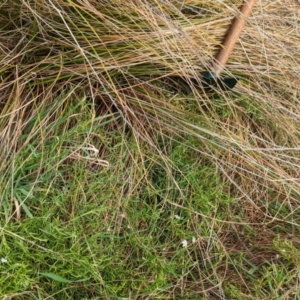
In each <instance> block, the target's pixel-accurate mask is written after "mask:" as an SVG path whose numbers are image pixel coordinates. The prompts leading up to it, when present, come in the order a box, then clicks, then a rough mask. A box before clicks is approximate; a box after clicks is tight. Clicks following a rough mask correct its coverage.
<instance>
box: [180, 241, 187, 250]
mask: <svg viewBox="0 0 300 300" xmlns="http://www.w3.org/2000/svg"><path fill="white" fill-rule="evenodd" d="M187 244H188V242H187V240H183V241H182V242H181V246H182V247H183V248H186V247H187Z"/></svg>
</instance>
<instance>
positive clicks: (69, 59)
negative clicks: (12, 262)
mask: <svg viewBox="0 0 300 300" xmlns="http://www.w3.org/2000/svg"><path fill="white" fill-rule="evenodd" d="M239 5H240V1H238V0H226V1H216V0H197V1H194V0H186V1H179V0H178V1H171V0H169V1H167V0H165V1H163V0H153V1H146V0H126V1H117V0H115V1H96V0H89V1H79V0H78V1H61V0H47V1H33V0H32V1H31V0H19V1H18V0H14V1H13V0H6V1H4V2H3V3H2V4H0V61H1V65H0V76H1V82H0V111H1V115H0V141H1V151H0V173H1V174H2V176H1V178H0V189H1V190H2V191H3V193H2V195H1V196H0V201H1V204H2V207H3V213H2V214H1V224H2V235H3V239H5V237H6V236H8V237H10V238H16V239H17V240H19V242H20V245H21V244H22V243H21V241H26V242H28V241H29V240H31V238H32V236H33V235H34V234H32V235H31V230H32V227H34V224H35V223H34V222H37V223H38V222H39V220H45V221H44V222H46V223H47V222H50V219H51V218H52V217H51V218H50V215H51V216H53V215H58V216H61V217H58V218H59V219H60V218H61V219H62V220H64V222H67V223H68V224H71V223H72V222H75V223H76V225H74V228H76V230H75V229H74V232H73V231H72V230H71V231H70V234H74V241H73V242H74V245H73V244H72V243H73V242H70V244H72V245H73V246H74V249H75V250H76V249H77V248H76V246H75V245H77V244H78V245H79V244H80V243H81V239H80V238H79V236H80V234H82V236H84V241H83V242H82V243H83V245H84V246H82V247H87V248H89V250H88V251H87V252H89V255H90V256H91V257H92V260H91V261H84V263H83V264H85V266H87V267H86V269H84V268H83V269H80V272H82V276H83V277H84V276H87V277H88V278H92V279H91V280H90V281H88V283H87V284H86V285H84V284H83V286H84V287H82V286H81V288H82V289H84V290H86V291H87V292H86V294H84V295H83V294H82V295H83V296H82V295H81V294H78V292H76V291H77V290H76V288H77V287H78V286H76V284H75V283H74V282H76V280H75V281H74V282H73V283H74V286H72V287H70V290H75V292H74V294H72V292H69V291H66V290H67V288H65V287H62V286H55V287H53V286H52V287H49V286H50V284H48V283H47V282H46V283H45V286H43V287H41V288H40V290H39V287H37V286H34V287H31V288H29V285H27V286H26V285H24V287H23V290H22V288H20V287H19V288H17V287H16V288H9V287H8V286H9V285H8V284H7V282H5V281H2V283H1V282H0V284H3V290H4V291H6V292H3V297H7V298H5V299H12V298H13V297H14V295H17V296H16V297H21V298H18V299H22V297H23V296H22V295H23V294H22V293H24V295H26V293H27V292H28V294H29V295H30V296H29V297H33V296H32V295H34V297H36V299H50V298H51V297H53V299H58V298H56V297H57V296H55V295H56V294H55V293H59V295H60V296H59V297H60V298H59V299H75V298H76V299H77V298H78V299H79V297H82V298H83V297H87V298H90V299H91V298H92V297H93V296H94V297H100V298H99V299H102V298H101V297H103V298H107V299H117V298H118V297H119V298H118V299H121V297H123V298H122V299H125V297H127V298H126V299H167V298H169V299H171V298H174V299H196V298H195V297H199V299H202V298H200V297H203V299H263V298H268V299H291V298H290V297H295V299H299V297H300V296H299V295H298V294H297V291H295V289H294V288H293V286H297V284H298V283H297V272H298V271H297V269H298V268H299V262H298V260H296V259H295V256H297V253H298V252H297V251H298V250H297V249H298V241H297V238H296V236H297V234H298V232H299V231H298V229H299V224H300V223H299V222H300V221H299V218H300V214H299V212H298V205H299V194H300V186H299V185H300V181H299V175H300V174H299V170H300V155H299V153H300V152H299V150H300V148H299V141H300V134H299V133H300V132H299V128H300V118H299V116H300V105H299V104H300V95H299V87H300V79H299V73H300V56H299V55H298V53H299V45H300V37H299V36H300V23H299V20H300V3H298V1H292V0H286V1H266V0H265V1H264V0H261V1H259V2H258V4H257V5H256V7H255V8H254V11H253V14H252V16H251V18H250V19H249V22H248V23H247V26H246V28H245V30H244V32H243V35H242V37H241V38H240V40H239V42H238V44H237V46H236V48H235V50H234V53H233V54H232V56H231V58H230V60H229V63H228V65H227V68H226V70H225V71H224V73H225V74H233V75H234V76H237V77H239V78H240V80H239V84H238V86H237V87H236V88H235V89H234V91H231V92H221V91H216V92H215V93H214V94H205V93H204V92H203V90H202V89H201V73H202V72H203V71H205V70H206V68H207V67H208V65H209V63H210V62H211V61H212V59H213V57H214V55H215V54H216V52H217V50H218V48H219V47H220V44H221V42H222V40H223V37H224V35H225V34H226V31H227V29H228V26H229V25H230V22H231V20H232V18H233V16H234V15H235V14H236V13H237V11H238V8H239ZM180 78H181V79H180ZM196 83H197V84H196ZM74 166H75V167H74ZM95 172H99V174H100V175H95ZM206 174H208V175H207V176H206ZM95 180H96V181H97V182H101V184H100V183H99V185H98V186H97V185H96V184H94V183H93V182H94V181H95ZM74 182H76V184H75V185H73V183H74ZM63 185H65V186H66V187H67V188H66V190H64V189H63V188H62V186H63ZM100 186H101V189H100V190H101V191H100V190H99V188H100ZM60 190H61V191H62V192H61V194H60V195H59V194H56V192H57V191H60ZM70 191H72V192H70ZM69 193H71V194H73V196H74V199H77V200H74V199H73V198H72V197H71V194H70V195H69ZM102 193H103V195H104V198H103V199H102V198H101V197H102V196H101V195H102ZM215 193H216V194H215ZM37 195H39V197H40V198H38V196H37ZM77 197H78V198H77ZM98 197H100V198H101V199H102V200H101V201H102V202H101V204H100V205H102V206H103V207H106V208H107V210H105V209H103V210H101V209H100V210H99V211H98V210H97V213H96V212H93V206H96V205H98V201H100V200H99V199H100V198H99V199H98ZM199 197H200V198H201V197H204V198H201V201H200V200H199V199H200V198H199ZM46 198H47V199H52V200H53V199H60V200H53V201H54V202H55V201H57V203H64V205H65V206H63V205H62V204H60V205H62V207H61V208H59V207H60V205H58V204H57V206H56V204H53V205H52V204H50V206H49V207H48V205H49V203H48V202H47V201H46ZM65 198H66V199H67V200H66V203H65V202H64V200H62V199H65ZM229 198H230V199H229ZM32 199H36V200H35V201H33V200H32ZM37 199H40V200H37ZM42 199H44V200H42ZM72 199H73V200H72ZM87 199H90V200H91V202H92V203H93V205H92V204H90V205H91V206H89V204H88V203H89V201H87ZM112 199H114V200H112ZM115 199H117V200H115ZM124 199H127V201H128V202H126V204H124V203H123V201H124ZM137 199H142V200H143V201H142V203H140V204H139V203H138V201H137ZM30 201H31V202H30ZM114 201H115V202H114ZM55 203H56V202H55ZM44 205H45V209H46V208H47V210H46V211H45V210H44V208H43V207H44ZM85 205H88V207H89V209H90V210H89V209H87V210H85V208H84V207H85ZM42 206H43V207H42ZM97 209H98V208H97ZM139 210H140V212H138V211H139ZM48 213H49V215H48ZM82 214H83V215H84V216H85V217H84V218H87V219H84V220H85V222H86V223H85V225H84V226H86V227H84V226H83V228H84V230H82V232H81V231H80V230H81V229H82V228H81V227H80V228H81V229H80V228H79V227H76V226H79V225H78V224H77V220H78V218H81V215H82ZM94 214H95V215H96V214H97V215H98V216H99V218H94ZM177 214H178V215H179V216H180V218H181V219H180V220H181V221H180V222H181V223H180V224H177V223H176V222H177V221H176V220H175V221H174V215H177ZM87 215H91V216H92V217H91V219H89V217H86V216H87ZM79 216H80V217H79ZM170 216H171V217H172V218H173V219H172V220H171V221H170V219H169V217H170ZM48 217H49V218H48ZM35 218H38V220H37V219H35ZM143 218H144V219H145V220H146V221H145V220H143ZM23 219H24V224H25V225H24V227H22V226H23V225H22V222H21V223H20V220H23ZM99 219H100V221H99ZM28 220H29V221H28ZM30 220H33V221H32V222H31V221H30ZM51 220H52V219H51ZM66 220H68V221H66ZM18 222H19V223H20V224H19V223H18ZM26 222H27V223H26ZM28 222H29V223H30V222H31V223H30V224H29V223H28ZM51 222H52V221H51ZM51 222H50V223H51ZM97 222H98V223H97ZM75 223H74V224H75ZM16 224H18V226H20V227H18V226H17V225H16ZM26 224H27V225H28V224H29V225H28V227H26V226H27V225H26ZM51 224H52V223H51ZM72 224H73V223H72ZM124 224H127V225H126V226H127V229H129V228H134V230H133V232H135V233H136V236H134V234H132V233H128V232H127V231H128V230H127V229H126V226H125V225H124ZM53 226H54V225H53ZM55 226H56V225H55ZM55 226H54V227H55ZM124 226H125V227H124ZM50 227H51V226H50ZM54 227H53V228H54ZM51 228H52V227H51ZM57 228H59V226H58V227H57ZM90 228H92V229H91V231H89V229H90ZM103 228H106V229H107V228H110V230H112V232H113V233H111V235H112V236H113V237H114V238H116V239H119V238H120V239H121V238H123V237H124V236H126V234H128V236H127V238H128V239H129V241H130V242H128V243H126V242H124V243H125V244H124V248H122V250H120V251H116V248H114V247H117V246H118V247H119V246H120V244H118V241H119V240H118V241H116V242H115V243H116V244H115V246H111V245H110V246H107V247H106V246H105V242H103V243H102V244H101V243H100V244H101V248H103V249H102V250H103V252H105V251H107V252H105V253H106V254H105V255H107V257H105V258H101V259H103V260H104V261H108V260H109V256H111V257H114V256H113V255H114V254H115V257H114V259H115V261H116V263H119V264H121V263H122V262H123V261H125V263H124V265H123V267H120V268H118V272H120V273H119V276H120V278H123V279H122V280H121V279H120V278H119V279H118V278H117V277H118V272H117V271H116V270H115V272H114V270H113V265H114V263H113V258H111V260H112V262H111V264H108V265H107V268H108V270H110V271H107V270H104V269H103V270H101V271H99V273H98V269H97V268H96V263H94V262H95V261H97V263H99V261H98V260H97V259H98V254H96V253H95V252H94V251H96V250H95V249H96V248H95V247H96V245H97V243H99V241H98V240H97V239H96V238H95V240H94V234H95V233H96V232H97V231H99V230H100V231H101V230H104V229H103ZM157 228H160V229H161V230H162V231H163V232H157ZM182 228H185V229H186V231H185V230H183V229H182ZM15 230H20V232H21V233H20V234H19V233H18V234H17V235H16V233H15ZM50 231H51V230H50V229H49V232H50ZM49 232H48V233H49ZM84 232H88V233H86V235H85V233H84ZM141 232H145V234H144V233H143V234H144V235H143V234H142V233H141ZM48 233H47V234H48ZM51 234H52V233H51ZM60 234H62V235H61V237H60ZM185 234H188V236H189V238H192V236H193V234H194V235H195V236H196V237H197V239H196V240H197V242H196V243H194V244H193V245H192V246H191V247H192V248H189V249H188V252H187V254H186V252H184V251H185V250H186V249H179V250H178V247H177V248H176V247H175V246H174V244H177V245H180V240H181V239H183V238H184V236H185ZM57 235H58V236H59V237H60V238H58V237H57V236H56V235H55V234H53V235H51V238H49V240H51V239H54V240H55V238H57V241H61V240H63V239H65V238H67V237H65V236H64V237H63V230H62V231H61V232H60V233H57ZM37 236H38V235H37ZM75 236H78V237H76V238H75ZM150 236H154V240H151V238H150ZM117 237H118V238H117ZM68 238H70V237H68ZM77 238H78V240H77ZM45 239H46V238H45ZM70 239H71V238H70ZM47 240H48V238H47ZM79 240H80V242H79ZM2 242H3V244H5V243H4V240H3V241H2ZM29 244H30V243H29ZM58 244H59V243H58V242H57V245H56V244H55V243H54V246H53V245H52V246H51V245H49V244H46V246H45V245H44V241H43V242H42V239H41V240H39V239H38V238H36V239H35V240H34V245H35V246H38V247H37V249H38V250H41V249H46V250H47V251H49V253H54V254H55V255H56V254H57V253H60V252H64V251H63V250H62V249H60V248H59V247H58ZM30 245H31V244H30ZM80 245H81V244H80ZM31 246H32V245H31ZM73 246H72V247H73ZM11 247H12V246H11ZM20 247H21V248H20V249H25V248H26V247H27V246H26V247H25V246H24V245H23V246H20ZM22 247H23V248H22ZM41 247H42V248H41ZM16 248H18V247H17V246H16ZM5 249H6V248H5V246H3V247H2V248H1V251H2V252H3V253H6V252H7V251H8V250H5ZM80 249H81V248H80ZM147 249H149V250H147ZM64 250H65V249H64ZM75 250H74V251H75ZM10 251H13V250H12V248H10ZM47 251H46V252H47ZM76 251H77V250H76ZM147 251H148V252H147ZM180 251H181V252H180ZM38 253H39V252H38ZM74 253H75V252H74ZM74 253H64V255H66V257H68V255H70V256H69V257H68V259H69V260H70V261H71V263H70V265H68V266H66V267H65V266H64V263H65V262H67V261H68V259H65V258H63V257H64V256H63V257H62V259H61V265H60V266H61V267H60V268H57V269H55V268H54V270H59V271H60V272H63V271H62V270H64V268H66V270H67V268H70V266H72V262H73V263H74V265H76V264H79V265H82V264H81V261H80V259H79V258H77V256H76V255H75V254H74ZM76 253H80V255H82V254H81V252H80V251H79V250H78V252H76ZM141 253H143V254H141ZM176 253H180V254H176ZM286 253H288V254H286ZM150 254H151V255H150ZM2 255H4V254H2ZM6 255H7V254H6ZM36 255H37V256H38V257H40V260H41V261H42V260H43V259H44V258H43V255H42V254H41V253H39V254H36ZM145 255H146V256H147V255H148V256H147V257H146V261H147V263H145V266H147V267H144V268H143V258H144V256H145ZM177 255H178V256H177ZM130 256H132V257H133V258H134V259H136V260H137V262H136V265H135V263H134V261H131V260H130ZM70 257H71V259H70ZM77 259H78V260H77ZM70 261H69V262H70ZM166 262H168V263H166ZM93 263H94V264H93ZM122 264H123V263H122ZM48 265H49V266H50V265H51V264H50V263H49V264H48ZM158 266H161V269H160V268H159V267H158ZM88 270H92V271H90V272H91V274H92V275H91V274H90V273H89V271H88ZM122 270H125V271H124V273H122ZM130 270H135V271H133V274H131V275H132V278H131V279H130V280H129V279H128V280H127V281H126V280H125V279H124V278H128V276H130V272H129V271H130ZM40 271H41V272H42V273H43V272H44V273H45V271H43V268H41V270H38V271H37V273H34V272H31V273H30V272H29V271H28V273H26V272H27V271H26V272H25V271H24V272H23V271H22V270H21V271H20V273H18V274H25V273H26V274H29V275H28V276H29V277H28V278H30V279H26V280H27V281H26V280H25V279H24V280H25V281H26V282H30V284H32V285H41V286H42V285H43V281H41V282H39V281H38V280H39V279H36V278H39V277H36V276H39V275H36V274H39V272H40ZM73 271H74V270H72V272H73ZM3 272H4V271H3ZM22 272H23V273H22ZM52 272H54V271H52ZM70 272H71V271H70ZM72 272H71V274H72ZM101 272H103V273H101ZM34 274H35V275H34ZM65 274H66V275H65V276H69V275H70V274H69V273H68V272H67V271H66V273H65ZM103 274H106V275H103ZM179 274H181V275H179ZM79 275H80V274H79V273H78V274H77V275H76V276H77V277H76V276H75V277H76V278H77V279H80V278H78V276H79ZM24 276H25V275H24ZM26 276H27V275H26ZM16 278H17V277H16ZM22 278H23V277H22ZM107 278H108V279H107ZM283 278H286V279H283ZM48 279H49V278H48ZM50 279H51V278H50ZM52 279H53V278H52ZM56 279H57V278H56ZM106 280H107V282H109V284H108V283H107V282H106ZM118 280H120V281H122V282H123V285H122V287H120V289H118V288H117V284H116V283H115V282H117V281H118ZM135 280H136V281H135ZM56 281H58V282H59V284H62V282H60V280H59V279H58V280H56ZM105 282H106V284H105ZM147 282H148V283H149V284H148V285H147ZM69 283H70V282H69ZM110 283H111V284H110ZM47 284H48V285H47ZM97 284H100V285H101V289H97V288H96V286H97ZM114 284H115V285H114ZM255 286H258V287H259V288H258V289H256V288H255ZM276 286H277V287H276ZM25 291H27V292H25ZM19 293H21V294H22V295H21V294H19ZM38 293H41V295H42V296H37V295H38ZM76 293H77V294H76ZM74 295H75V296H74ZM79 295H81V296H79ZM26 297H27V296H24V299H25V298H26ZM39 297H40V298H39ZM47 297H48V298H47ZM68 297H70V298H68ZM72 297H73V298H72ZM74 297H75V298H74ZM114 297H115V298H114ZM180 297H181V298H180ZM297 297H298V298H297ZM28 299H29V298H28ZM51 299H52V298H51ZM96 299H98V298H96ZM197 299H198V298H197Z"/></svg>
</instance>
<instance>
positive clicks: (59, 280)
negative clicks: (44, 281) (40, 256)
mask: <svg viewBox="0 0 300 300" xmlns="http://www.w3.org/2000/svg"><path fill="white" fill-rule="evenodd" d="M40 275H42V276H45V277H48V278H51V279H53V280H55V281H58V282H63V283H72V282H73V281H71V280H68V279H65V278H63V277H61V276H58V275H56V274H53V273H40Z"/></svg>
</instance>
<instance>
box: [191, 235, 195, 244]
mask: <svg viewBox="0 0 300 300" xmlns="http://www.w3.org/2000/svg"><path fill="white" fill-rule="evenodd" d="M192 243H193V244H195V243H196V238H195V237H194V236H193V237H192Z"/></svg>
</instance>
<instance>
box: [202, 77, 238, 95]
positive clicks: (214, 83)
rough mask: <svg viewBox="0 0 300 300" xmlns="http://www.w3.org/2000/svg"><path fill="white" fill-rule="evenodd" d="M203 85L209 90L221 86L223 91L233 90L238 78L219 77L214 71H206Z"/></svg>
mask: <svg viewBox="0 0 300 300" xmlns="http://www.w3.org/2000/svg"><path fill="white" fill-rule="evenodd" d="M202 80H203V85H204V89H205V90H207V91H213V90H215V89H216V88H219V89H221V90H223V91H228V90H231V89H233V88H234V87H235V85H236V84H237V82H238V81H237V79H236V78H234V77H225V78H223V77H217V76H215V75H214V73H210V72H206V73H204V74H203V78H202Z"/></svg>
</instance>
